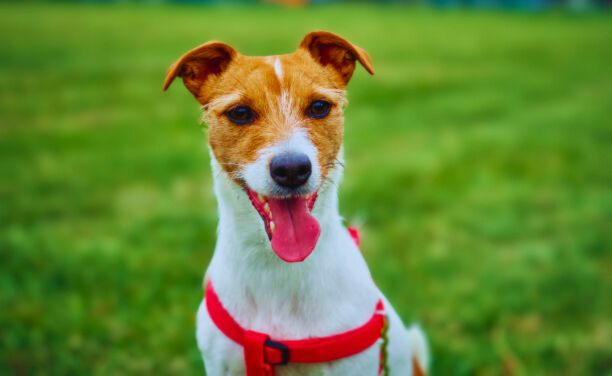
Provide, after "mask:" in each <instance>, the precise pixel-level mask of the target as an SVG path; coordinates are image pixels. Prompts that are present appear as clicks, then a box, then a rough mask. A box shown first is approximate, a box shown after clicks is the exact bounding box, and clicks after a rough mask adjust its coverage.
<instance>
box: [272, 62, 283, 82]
mask: <svg viewBox="0 0 612 376" xmlns="http://www.w3.org/2000/svg"><path fill="white" fill-rule="evenodd" d="M274 73H276V77H278V80H279V81H280V80H282V79H283V67H282V65H281V61H280V58H278V57H277V58H276V59H274Z"/></svg>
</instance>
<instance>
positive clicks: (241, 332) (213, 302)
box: [206, 227, 387, 376]
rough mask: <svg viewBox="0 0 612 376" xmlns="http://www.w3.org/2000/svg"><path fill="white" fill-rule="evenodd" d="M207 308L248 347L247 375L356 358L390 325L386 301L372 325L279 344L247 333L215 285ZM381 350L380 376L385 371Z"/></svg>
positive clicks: (209, 290) (223, 328)
mask: <svg viewBox="0 0 612 376" xmlns="http://www.w3.org/2000/svg"><path fill="white" fill-rule="evenodd" d="M348 231H349V234H350V235H351V237H352V238H353V240H354V241H355V244H357V246H359V243H360V239H359V231H358V230H357V229H355V228H352V227H349V228H348ZM206 309H207V311H208V314H209V316H210V318H211V319H212V321H213V323H215V325H216V326H217V328H218V329H219V330H220V331H221V332H222V333H223V334H225V336H226V337H228V338H229V339H231V340H232V341H234V342H236V343H237V344H239V345H240V346H242V347H243V348H244V363H245V365H246V373H247V376H274V374H275V373H274V366H279V365H285V364H287V363H290V362H291V363H324V362H331V361H334V360H338V359H342V358H347V357H349V356H352V355H356V354H358V353H360V352H362V351H364V350H366V349H367V348H369V347H370V346H372V345H374V344H375V343H376V341H378V339H379V338H381V336H382V334H383V331H384V330H385V326H386V320H387V319H386V316H385V312H384V310H385V307H384V305H383V302H382V300H379V301H378V303H377V304H376V309H375V310H374V313H373V314H372V317H371V318H370V320H369V321H368V322H366V323H365V324H363V325H362V326H360V327H358V328H356V329H353V330H349V331H348V332H344V333H340V334H336V335H333V336H329V337H320V338H309V339H302V340H287V341H277V340H272V339H271V338H270V336H269V335H267V334H265V333H259V332H255V331H252V330H246V329H244V328H243V327H241V326H240V324H238V323H237V322H236V320H234V318H233V317H232V316H231V315H230V314H229V312H227V310H226V309H225V307H223V304H221V301H220V300H219V297H218V296H217V293H216V292H215V289H214V288H213V285H212V282H210V281H209V282H208V283H207V284H206ZM384 356H385V354H384V353H383V348H382V347H381V353H380V364H379V367H378V375H382V373H383V371H384V364H383V360H384V359H383V358H384Z"/></svg>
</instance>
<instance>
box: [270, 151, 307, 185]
mask: <svg viewBox="0 0 612 376" xmlns="http://www.w3.org/2000/svg"><path fill="white" fill-rule="evenodd" d="M311 172H312V165H311V163H310V159H308V156H307V155H306V154H298V153H284V154H280V155H277V156H276V157H274V158H272V161H271V162H270V175H271V176H272V179H274V181H275V182H276V183H277V184H278V185H280V186H283V187H286V188H297V187H299V186H302V185H304V184H305V183H306V182H307V181H308V178H309V177H310V174H311Z"/></svg>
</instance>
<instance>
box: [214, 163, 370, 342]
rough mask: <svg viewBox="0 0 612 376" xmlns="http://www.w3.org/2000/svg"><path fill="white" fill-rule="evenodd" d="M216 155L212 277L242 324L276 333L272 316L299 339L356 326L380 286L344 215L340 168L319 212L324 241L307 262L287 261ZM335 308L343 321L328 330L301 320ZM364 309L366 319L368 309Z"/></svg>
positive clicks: (322, 196) (318, 204)
mask: <svg viewBox="0 0 612 376" xmlns="http://www.w3.org/2000/svg"><path fill="white" fill-rule="evenodd" d="M211 159H212V168H213V176H214V189H215V193H216V196H217V199H218V207H219V228H218V238H217V244H216V247H215V254H214V256H213V260H212V261H211V265H210V267H209V269H208V272H207V278H209V279H210V280H212V281H213V283H214V286H215V288H216V290H217V292H218V293H219V295H220V297H221V300H222V301H223V302H224V304H226V305H227V307H226V308H227V309H228V310H229V311H230V312H231V313H232V314H234V315H235V316H237V317H236V319H237V320H238V321H239V322H241V323H244V324H245V325H248V326H250V327H252V328H253V329H254V330H270V326H269V325H270V320H272V321H274V320H278V321H279V322H278V323H277V325H275V326H274V325H273V326H274V327H275V328H276V330H277V333H276V334H277V335H280V336H284V337H298V338H299V337H300V336H304V335H315V334H325V332H328V331H334V330H337V329H338V327H339V326H342V325H347V324H348V325H350V323H351V322H352V321H354V320H353V319H352V318H353V317H354V316H355V315H357V316H359V315H362V314H363V313H355V312H354V311H355V310H359V309H358V308H364V307H368V306H370V305H372V306H373V305H374V304H375V302H376V300H377V298H378V293H377V289H376V288H375V286H374V285H373V283H372V281H371V277H370V274H369V271H368V269H367V266H366V264H365V261H364V260H363V257H362V256H361V254H360V252H359V250H358V249H357V247H356V245H355V244H354V242H353V240H352V239H351V237H350V236H349V234H348V232H347V231H346V229H345V228H344V226H343V224H342V218H341V217H340V215H339V212H338V188H337V187H338V183H339V180H340V177H341V171H340V170H335V171H334V172H332V174H331V175H330V177H329V179H328V180H329V182H328V183H325V184H324V186H323V187H322V189H321V190H320V191H319V195H318V198H317V202H316V204H315V207H314V209H313V212H312V213H313V215H314V216H315V217H316V218H317V220H318V221H319V223H320V225H321V236H320V239H319V241H318V243H317V246H316V247H315V249H314V251H313V252H312V254H311V255H310V256H309V257H308V258H307V259H306V260H305V261H303V262H300V263H286V262H284V261H282V260H281V259H280V258H279V257H278V256H277V255H276V254H275V253H274V252H273V251H272V249H271V246H270V241H269V239H268V237H267V235H266V232H265V230H264V227H263V222H262V219H261V218H260V217H259V214H258V213H257V212H256V211H255V210H254V208H253V206H252V205H251V203H250V201H249V199H248V197H247V195H246V193H245V192H244V190H243V189H242V188H240V187H239V186H237V185H236V184H235V183H233V182H232V181H231V180H230V179H229V178H228V177H227V175H226V173H225V172H224V171H222V169H221V168H220V166H219V165H218V163H217V162H216V160H215V158H214V157H212V158H211ZM339 302H346V303H347V304H345V306H344V307H342V306H341V305H340V304H339ZM334 305H336V307H334ZM329 309H333V310H334V311H335V315H336V318H337V319H336V320H332V321H329V320H328V321H327V323H326V325H323V326H322V327H317V326H314V327H313V326H310V327H308V326H306V327H304V325H300V324H299V322H300V320H302V321H303V320H304V319H308V320H312V319H316V317H319V316H320V317H321V318H324V317H325V316H326V315H328V314H329ZM268 311H269V312H268ZM365 312H366V313H365V314H366V316H367V312H369V310H367V309H366V310H365ZM364 318H365V316H364ZM303 330H306V331H303Z"/></svg>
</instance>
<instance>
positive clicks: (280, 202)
mask: <svg viewBox="0 0 612 376" xmlns="http://www.w3.org/2000/svg"><path fill="white" fill-rule="evenodd" d="M356 61H359V62H360V63H361V64H362V65H363V66H364V67H365V68H366V69H367V70H368V72H370V73H373V70H372V66H371V63H370V59H369V57H368V55H367V54H366V53H365V51H363V50H362V49H361V48H359V47H357V46H355V45H353V44H351V43H349V42H348V41H346V40H344V39H343V38H341V37H339V36H337V35H334V34H331V33H327V32H313V33H310V34H308V35H307V36H306V37H305V38H304V40H303V41H302V43H301V44H300V46H299V48H298V49H297V51H295V52H294V53H291V54H287V55H280V56H266V57H250V56H244V55H241V54H240V53H238V52H237V51H235V50H234V49H233V48H232V47H230V46H228V45H226V44H223V43H220V42H209V43H206V44H204V45H202V46H200V47H198V48H196V49H193V50H191V51H189V52H188V53H186V54H185V55H183V56H182V57H181V58H180V59H179V60H178V61H177V62H176V63H175V64H174V65H173V66H172V67H171V68H170V71H169V72H168V75H167V77H166V82H165V83H164V89H166V88H167V87H168V86H169V85H170V84H171V83H172V80H173V79H174V77H175V76H181V77H182V78H183V82H184V83H185V86H186V87H187V89H188V90H189V91H190V92H191V93H192V94H193V95H194V96H195V98H196V99H197V100H198V101H199V102H200V103H201V104H202V105H203V108H204V111H205V118H206V121H207V123H208V124H209V131H208V141H209V144H210V148H211V150H212V153H213V155H214V158H215V159H216V161H217V162H218V164H219V166H220V167H221V169H222V170H223V171H224V172H225V173H227V175H228V176H229V178H230V179H231V180H232V181H233V182H234V183H235V184H237V185H239V186H240V187H242V188H243V189H244V191H245V194H246V195H248V197H249V199H250V201H251V203H252V204H253V207H254V209H255V210H257V212H258V213H259V214H260V216H261V218H262V219H263V224H264V228H265V231H266V232H267V234H268V237H269V239H270V241H271V243H272V249H273V250H274V252H275V253H276V254H277V255H278V256H279V257H280V258H281V259H283V260H285V261H287V262H298V261H302V260H304V259H305V258H306V257H308V255H309V254H310V253H311V252H312V250H313V249H314V247H315V245H316V242H317V240H318V237H319V233H320V228H319V224H318V222H317V220H316V219H315V218H314V217H313V216H312V215H311V214H310V210H311V209H312V207H313V205H314V203H315V200H316V197H317V191H318V189H319V188H320V187H321V184H322V182H323V181H324V180H325V179H326V177H327V176H328V174H329V173H330V170H331V169H333V168H334V167H335V165H336V164H337V163H338V159H337V158H338V153H339V151H340V146H341V144H342V134H343V121H344V118H343V107H344V104H345V92H344V90H345V87H346V85H347V84H348V82H349V80H350V78H351V76H352V74H353V71H354V69H355V62H356Z"/></svg>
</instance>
